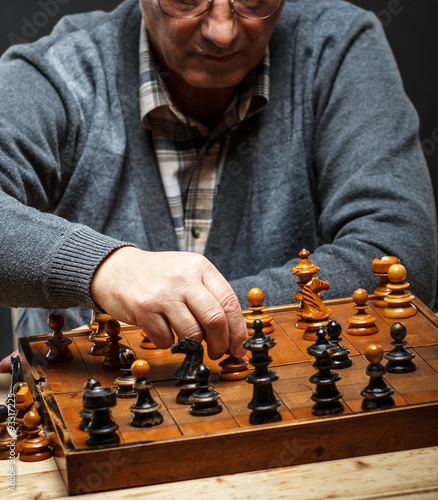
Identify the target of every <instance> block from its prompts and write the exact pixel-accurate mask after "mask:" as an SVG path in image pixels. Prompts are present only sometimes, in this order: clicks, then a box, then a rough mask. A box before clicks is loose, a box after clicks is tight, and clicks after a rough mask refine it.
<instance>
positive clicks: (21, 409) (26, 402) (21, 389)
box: [14, 382, 35, 453]
mask: <svg viewBox="0 0 438 500" xmlns="http://www.w3.org/2000/svg"><path fill="white" fill-rule="evenodd" d="M14 395H15V410H16V414H15V426H16V433H17V441H16V443H15V452H16V453H20V452H21V447H22V444H23V441H24V440H25V439H26V437H27V431H28V429H27V427H26V425H25V424H24V417H25V415H26V413H27V412H28V411H29V410H32V409H33V408H34V405H35V402H34V400H33V397H32V394H31V392H30V389H29V386H28V385H27V383H26V382H17V383H16V384H15V386H14Z"/></svg>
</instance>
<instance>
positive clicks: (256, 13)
mask: <svg viewBox="0 0 438 500" xmlns="http://www.w3.org/2000/svg"><path fill="white" fill-rule="evenodd" d="M283 1H284V0H228V3H229V5H230V10H231V12H235V13H236V14H237V15H238V16H240V17H244V18H245V19H253V20H260V21H261V20H263V19H268V17H271V16H273V15H274V14H275V13H276V12H277V11H278V9H279V8H280V6H281V4H282V3H283ZM213 3H214V0H158V4H159V5H160V7H161V10H162V11H163V12H164V13H165V14H167V15H168V16H171V17H176V18H178V19H191V18H193V17H198V16H200V15H201V14H203V13H204V12H207V10H208V9H210V8H211V7H212V6H213Z"/></svg>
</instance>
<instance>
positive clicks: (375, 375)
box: [361, 344, 395, 411]
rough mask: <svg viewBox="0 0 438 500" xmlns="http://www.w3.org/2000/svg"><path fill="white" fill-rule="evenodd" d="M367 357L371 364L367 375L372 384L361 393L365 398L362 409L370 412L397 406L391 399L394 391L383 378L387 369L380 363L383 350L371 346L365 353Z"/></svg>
mask: <svg viewBox="0 0 438 500" xmlns="http://www.w3.org/2000/svg"><path fill="white" fill-rule="evenodd" d="M365 357H366V358H367V361H368V363H369V365H368V366H367V370H366V374H367V375H368V376H369V377H370V382H369V384H368V385H367V386H366V387H365V389H364V390H363V391H362V392H361V395H362V396H363V397H364V400H363V401H362V409H363V410H365V411H369V410H386V409H388V408H392V407H393V406H395V403H394V400H393V399H392V397H391V396H392V395H393V394H394V389H392V388H391V387H389V385H387V383H386V382H385V380H384V378H383V375H385V367H384V366H383V365H382V364H381V363H380V361H382V358H383V348H382V347H381V346H380V345H378V344H371V345H369V346H368V347H367V349H366V351H365Z"/></svg>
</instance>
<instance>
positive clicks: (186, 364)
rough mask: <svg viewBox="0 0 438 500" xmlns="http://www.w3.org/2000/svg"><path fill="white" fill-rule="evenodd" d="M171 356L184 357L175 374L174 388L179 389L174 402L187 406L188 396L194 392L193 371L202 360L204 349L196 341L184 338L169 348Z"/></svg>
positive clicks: (194, 380)
mask: <svg viewBox="0 0 438 500" xmlns="http://www.w3.org/2000/svg"><path fill="white" fill-rule="evenodd" d="M171 352H172V354H176V353H183V354H185V355H186V357H185V358H184V361H183V362H182V364H181V366H180V367H179V368H178V370H177V372H176V373H175V378H177V379H178V382H177V384H176V387H177V388H178V389H180V391H179V393H178V395H177V397H176V402H177V403H178V404H180V405H188V404H190V403H189V396H190V395H191V394H193V393H194V392H195V391H196V379H195V370H196V368H198V366H199V365H201V364H202V362H203V360H204V348H203V346H202V344H201V342H199V341H198V340H194V339H191V338H189V337H186V338H185V339H183V340H180V341H179V342H178V343H176V344H173V345H172V347H171Z"/></svg>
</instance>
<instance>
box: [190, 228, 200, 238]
mask: <svg viewBox="0 0 438 500" xmlns="http://www.w3.org/2000/svg"><path fill="white" fill-rule="evenodd" d="M192 236H193V238H195V239H198V238H200V236H201V230H200V229H199V227H192Z"/></svg>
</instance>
